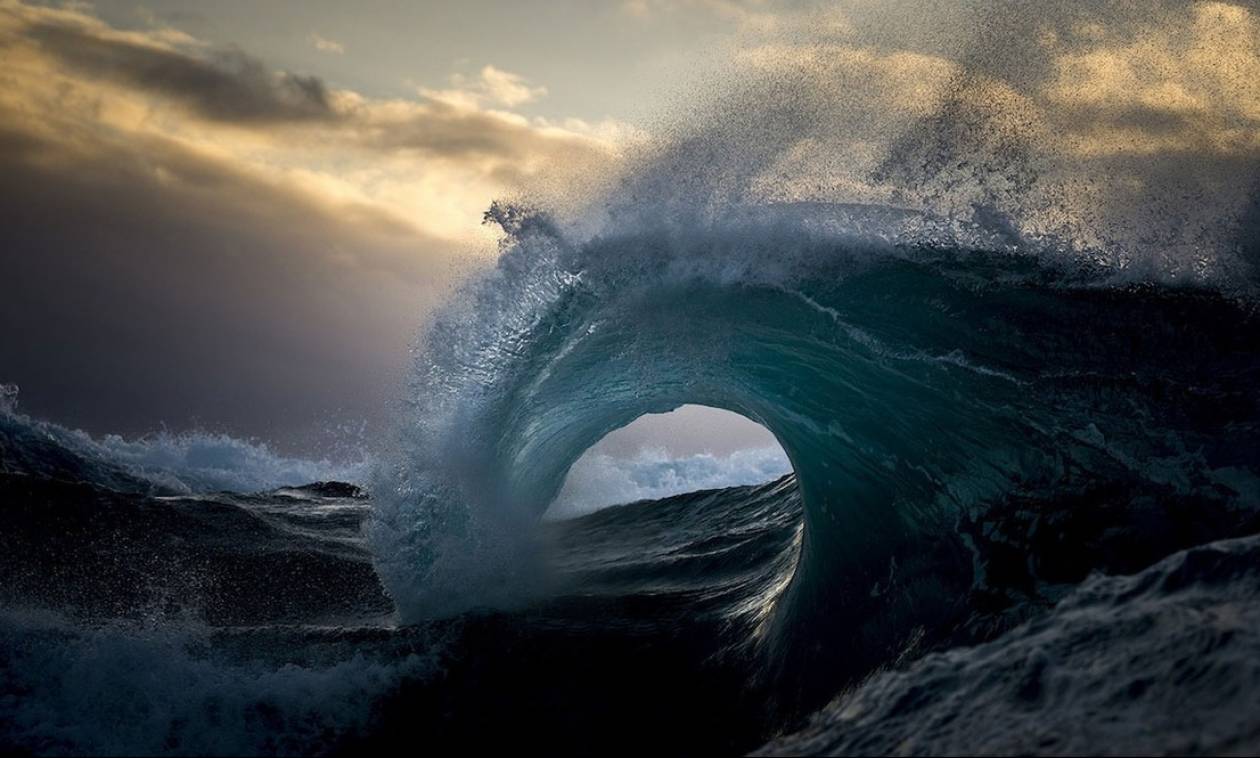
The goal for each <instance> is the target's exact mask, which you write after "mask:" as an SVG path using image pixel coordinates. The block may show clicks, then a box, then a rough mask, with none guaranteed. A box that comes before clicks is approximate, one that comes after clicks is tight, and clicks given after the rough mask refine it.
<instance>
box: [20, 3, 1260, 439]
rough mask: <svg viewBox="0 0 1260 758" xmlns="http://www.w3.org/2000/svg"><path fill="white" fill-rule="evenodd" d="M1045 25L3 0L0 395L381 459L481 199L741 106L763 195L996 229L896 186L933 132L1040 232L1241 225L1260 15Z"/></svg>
mask: <svg viewBox="0 0 1260 758" xmlns="http://www.w3.org/2000/svg"><path fill="white" fill-rule="evenodd" d="M1047 7H1048V6H1047V5H1046V4H1045V3H1032V2H1029V1H1026V0H1006V1H1005V2H999V3H979V2H975V1H973V0H961V1H960V2H950V3H946V2H928V1H926V0H920V1H919V2H912V1H911V0H845V1H844V2H837V3H828V4H816V3H799V2H795V3H794V2H786V3H775V2H770V1H769V0H764V1H759V0H627V1H624V2H622V1H609V2H579V1H577V0H554V1H553V0H547V1H540V2H530V3H504V2H487V1H485V0H475V1H470V2H460V3H449V2H431V3H429V2H401V1H400V0H389V1H387V0H372V1H370V2H359V3H353V4H347V3H341V2H331V1H327V2H326V1H324V0H308V1H305V2H297V1H292V2H286V1H283V0H250V1H248V2H246V1H245V0H222V1H220V2H215V3H204V2H192V1H190V0H165V1H163V2H154V1H152V0H150V1H148V2H145V1H144V0H141V1H140V2H137V1H136V0H98V1H97V2H94V3H90V4H89V3H49V4H35V3H23V2H15V0H0V228H2V229H3V230H4V231H3V235H4V239H3V246H2V247H0V256H2V260H0V265H2V267H3V268H2V270H3V271H4V272H5V278H4V282H3V283H2V284H0V288H2V289H3V297H2V298H0V324H2V325H3V334H4V339H3V341H0V382H6V383H15V384H17V385H19V386H20V387H21V403H22V407H23V408H24V409H26V410H27V411H29V412H31V413H34V414H37V415H40V416H43V417H47V418H50V419H53V420H55V421H59V422H61V423H66V424H68V425H72V426H78V427H82V428H85V429H88V430H89V431H93V432H95V433H104V432H118V433H124V434H140V433H144V432H148V431H151V430H154V429H158V428H171V429H183V428H188V427H191V426H202V427H206V428H209V429H213V430H221V431H226V432H229V433H232V434H236V435H240V436H245V437H254V438H258V439H262V440H265V441H268V442H270V443H272V444H274V445H276V446H277V447H278V448H279V449H282V450H288V451H298V452H303V451H322V450H325V449H326V448H327V447H328V446H329V445H330V444H336V443H337V441H339V440H345V439H349V438H355V437H356V436H364V435H367V436H373V435H376V434H379V433H380V431H381V430H382V429H383V428H384V427H386V426H387V425H388V423H389V421H390V419H391V418H392V417H393V416H394V415H395V409H396V406H397V402H398V401H399V398H400V394H401V393H403V392H404V391H405V389H406V386H407V384H406V377H407V372H408V367H409V365H410V362H411V360H412V348H413V347H414V341H415V339H416V335H417V334H418V332H419V330H421V329H422V328H423V325H424V324H425V323H426V318H427V317H428V315H429V314H431V313H432V312H433V309H434V308H436V307H438V306H439V305H440V304H441V303H442V302H444V301H445V300H447V299H449V298H451V297H453V296H455V295H454V293H455V292H456V291H457V286H458V283H459V282H460V281H462V280H464V279H465V278H466V277H468V276H470V275H473V274H475V273H476V272H478V271H483V270H485V269H486V268H487V267H489V266H490V265H492V263H493V260H494V257H495V255H496V252H497V241H498V240H497V237H496V236H495V231H494V230H492V229H490V228H489V227H487V226H485V225H483V224H482V223H481V219H482V213H483V212H484V211H485V209H486V208H487V207H488V206H489V204H490V202H491V201H493V200H495V199H500V198H516V197H521V196H527V197H531V198H532V197H552V196H558V195H563V196H565V197H574V196H578V197H581V196H584V195H589V194H592V193H595V192H597V191H599V188H601V187H603V186H605V183H606V182H607V181H608V178H609V177H613V176H616V175H617V174H618V173H619V172H625V171H627V170H628V167H629V166H630V165H631V164H633V162H634V161H635V160H636V158H635V156H638V155H641V154H642V153H643V151H644V150H646V149H648V146H652V145H658V146H659V145H660V144H661V143H662V142H668V141H669V140H670V139H674V138H676V137H677V135H678V134H679V133H680V129H682V127H680V123H683V122H686V121H687V120H688V119H689V118H693V117H694V118H695V119H700V120H703V118H705V117H704V116H702V115H695V114H703V113H706V112H710V111H711V110H712V108H711V107H710V106H711V105H712V103H713V102H714V101H715V100H718V99H721V97H722V96H721V95H720V94H718V93H721V92H727V91H729V90H731V89H732V82H735V83H740V82H745V83H760V84H761V85H762V86H764V85H766V84H767V83H769V84H771V85H773V87H776V88H778V89H779V90H780V91H782V92H787V93H790V102H787V101H785V107H783V108H779V107H777V106H776V105H775V101H774V100H773V98H771V99H770V101H769V104H770V106H771V107H767V108H765V109H764V110H765V111H766V113H773V114H778V115H777V117H778V118H780V119H786V118H787V116H786V115H785V114H787V113H789V111H790V112H792V113H797V111H794V110H793V109H797V110H799V111H805V110H808V112H809V113H810V119H811V121H810V122H809V123H808V124H804V125H803V126H802V125H801V124H800V123H797V122H793V123H792V124H791V128H779V129H777V131H776V132H775V134H776V135H777V137H776V139H775V140H774V144H773V145H768V146H762V147H764V149H760V151H757V150H748V153H749V155H751V156H754V158H751V159H750V163H751V164H752V165H753V167H754V168H755V169H757V171H759V172H761V173H760V174H758V176H757V182H759V185H758V186H761V187H763V188H764V191H763V192H762V194H763V196H764V197H766V198H769V199H815V198H814V197H813V196H812V195H811V194H810V193H811V192H815V191H816V190H815V189H814V188H818V187H821V186H824V185H825V188H826V196H827V198H829V199H830V198H837V197H838V198H840V199H845V200H852V201H859V202H891V201H893V200H895V201H897V202H900V203H912V202H914V201H915V199H916V198H915V197H909V196H908V195H907V193H906V187H912V188H913V190H914V192H917V193H918V194H917V196H916V197H917V199H918V200H920V201H921V200H923V199H924V198H927V199H929V200H931V201H932V202H933V203H936V204H938V205H941V206H948V207H950V208H964V209H966V208H971V207H973V206H975V205H976V204H977V203H978V202H981V201H982V202H983V203H990V204H995V205H1001V204H1002V203H1003V202H1005V200H1004V198H1003V197H1002V196H1001V192H997V193H996V194H995V191H994V189H993V187H992V186H985V187H984V188H983V191H981V190H978V189H974V188H972V187H971V185H972V184H974V182H969V181H968V179H969V177H967V176H962V177H960V176H959V172H960V171H962V169H961V168H960V167H961V166H963V165H964V162H962V161H955V162H953V163H949V162H948V161H947V162H946V165H944V167H943V168H942V167H937V170H936V173H935V174H934V175H933V176H932V177H931V179H932V181H921V178H922V177H916V179H915V181H913V182H910V181H905V180H904V175H905V172H906V171H907V170H908V169H907V167H908V166H910V167H918V166H921V165H922V164H923V163H924V161H923V160H921V159H922V157H923V156H922V155H921V154H920V153H918V152H916V146H921V145H923V144H927V143H929V142H932V140H937V141H938V142H939V141H940V140H941V139H947V140H952V143H951V144H955V145H966V147H967V150H968V151H970V152H969V154H971V155H981V157H982V158H983V157H984V156H985V155H987V156H988V158H987V159H988V160H990V161H998V160H999V159H1001V160H1006V159H1009V156H1010V155H1011V154H1012V152H1014V153H1018V154H1019V155H1021V156H1027V155H1032V156H1033V159H1028V160H1029V161H1031V162H1032V163H1033V164H1037V165H1041V166H1042V169H1040V170H1039V176H1040V177H1043V179H1042V181H1041V184H1040V185H1038V187H1039V189H1038V190H1037V191H1038V192H1041V193H1042V195H1043V196H1044V197H1047V198H1056V200H1055V201H1054V202H1053V203H1046V204H1044V206H1043V207H1042V208H1041V210H1040V211H1037V210H1035V209H1034V211H1031V212H1028V213H1026V214H1025V217H1026V218H1027V219H1028V223H1029V224H1030V225H1031V227H1033V228H1038V229H1057V228H1062V227H1065V226H1069V225H1075V226H1076V227H1077V228H1079V227H1080V226H1081V219H1082V218H1086V217H1089V218H1097V217H1099V216H1107V215H1108V214H1110V216H1109V218H1112V217H1113V218H1115V219H1118V221H1116V222H1115V223H1111V224H1110V226H1112V227H1115V228H1120V229H1129V230H1131V231H1132V233H1133V234H1135V235H1138V234H1145V233H1147V231H1148V230H1149V229H1151V228H1152V225H1153V224H1156V221H1157V217H1159V216H1160V215H1161V213H1162V211H1161V209H1160V208H1159V207H1157V206H1156V205H1154V204H1152V203H1149V202H1146V201H1147V199H1149V195H1150V190H1149V188H1150V187H1151V186H1152V185H1153V183H1157V182H1163V183H1164V184H1163V185H1161V186H1170V185H1168V184H1167V183H1168V182H1174V181H1175V182H1179V184H1176V186H1177V187H1178V188H1179V190H1178V191H1179V192H1180V193H1181V196H1182V197H1185V196H1186V193H1191V196H1192V197H1193V198H1194V202H1196V203H1199V204H1202V205H1204V206H1209V205H1210V206H1212V207H1214V208H1224V209H1226V210H1227V211H1228V210H1229V209H1231V208H1233V206H1234V205H1237V204H1238V203H1241V202H1243V200H1240V197H1243V195H1241V194H1239V192H1237V191H1236V190H1237V189H1238V187H1239V186H1240V182H1238V181H1232V182H1231V181H1222V180H1221V178H1220V177H1221V176H1222V174H1221V172H1220V171H1218V170H1217V169H1218V168H1219V167H1220V166H1222V165H1227V166H1230V167H1237V166H1238V165H1245V166H1248V167H1254V166H1255V165H1256V158H1257V155H1260V32H1258V29H1260V21H1258V17H1257V15H1256V13H1255V10H1254V8H1253V7H1252V6H1251V5H1250V4H1249V3H1242V4H1231V3H1221V2H1193V3H1187V2H1166V1H1164V0H1155V1H1154V2H1150V3H1145V4H1142V5H1141V8H1136V7H1135V6H1134V4H1132V3H1124V2H1119V0H1114V1H1112V0H1108V1H1107V2H1093V3H1055V4H1053V8H1052V12H1050V11H1047V10H1046V8H1047ZM960 112H967V113H978V114H981V115H982V116H983V128H974V127H975V123H974V122H972V121H969V120H968V119H966V118H954V117H953V116H951V114H954V115H956V114H958V113H960ZM754 115H755V114H754ZM797 115H799V114H797ZM942 117H946V118H947V119H952V120H951V121H950V123H955V124H963V125H968V124H970V125H971V126H970V127H968V129H967V130H966V133H965V134H961V133H945V136H944V137H942V136H941V132H940V129H939V125H940V123H941V120H942ZM767 118H768V116H767ZM752 120H753V118H752V116H749V117H748V118H740V119H736V120H735V121H737V122H738V124H739V125H740V128H742V127H743V126H747V124H748V122H750V121H752ZM780 125H781V124H780ZM731 128H736V127H731ZM749 134H752V135H754V136H755V135H757V134H763V132H758V131H757V130H755V129H752V130H751V131H749V132H748V133H747V134H744V135H743V136H742V139H743V142H742V143H740V144H741V145H742V146H743V148H742V149H746V148H747V142H748V140H749V139H750V138H749V136H748V135H749ZM995 135H996V136H995ZM890 145H892V146H896V147H897V149H895V150H894V149H890ZM938 152H939V151H938ZM945 152H946V153H948V151H945ZM1047 156H1051V157H1053V161H1051V160H1049V158H1047ZM1024 160H1025V158H1023V157H1021V161H1024ZM1038 161H1040V163H1037V162H1038ZM1021 165H1025V164H1024V163H1021ZM1045 166H1049V168H1045ZM1082 166H1087V167H1088V170H1089V172H1090V175H1091V176H1101V175H1105V176H1106V177H1108V180H1107V181H1106V182H1103V183H1099V182H1093V183H1090V184H1088V185H1084V184H1081V183H1080V182H1079V181H1078V179H1079V176H1081V175H1082V170H1081V169H1080V167H1082ZM916 170H917V169H916ZM999 173H1000V172H999ZM1225 175H1226V176H1229V175H1230V174H1229V173H1228V172H1226V174H1225ZM1234 175H1236V172H1235V174H1234ZM1255 175H1256V174H1255V173H1254V172H1252V173H1250V174H1247V176H1248V177H1250V178H1254V177H1255ZM898 176H901V177H902V178H903V179H902V180H901V181H900V183H899V185H898V186H897V187H896V188H892V187H891V185H892V184H897V183H898V181H897V180H896V177H898ZM1011 176H1012V177H1013V178H1012V180H1011V182H1010V183H1009V184H1010V187H1014V188H1015V189H1011V188H1010V187H1008V188H1007V190H1006V191H1008V192H1014V191H1015V190H1016V189H1018V188H1019V187H1021V186H1022V185H1020V181H1021V179H1020V175H1019V174H1018V172H1012V173H1011ZM889 177H893V179H892V180H890V179H889ZM1044 177H1049V178H1044ZM1169 177H1172V178H1169ZM960 187H961V188H962V189H959V188H960ZM1066 187H1070V188H1073V189H1072V191H1071V192H1068V191H1065V189H1064V188H1066ZM946 188H947V189H946ZM978 193H979V194H978ZM1193 193H1198V194H1193ZM1164 194H1165V195H1166V196H1172V194H1171V193H1164ZM1065 197H1066V198H1068V199H1067V200H1063V198H1065ZM1239 214H1240V218H1244V221H1241V222H1239V223H1247V222H1246V220H1245V217H1246V208H1241V210H1240V211H1239ZM1163 215H1166V214H1163ZM1254 217H1255V215H1254V213H1253V218H1254ZM1152 219H1156V221H1152ZM1156 225H1157V224H1156ZM1177 234H1182V232H1181V231H1173V232H1169V233H1168V234H1166V235H1164V236H1163V237H1162V238H1161V239H1162V240H1163V241H1164V242H1167V245H1168V247H1169V248H1170V249H1171V248H1176V247H1177V246H1178V245H1181V246H1183V247H1184V246H1193V245H1197V244H1201V240H1199V238H1198V237H1194V238H1193V239H1192V238H1191V237H1186V238H1185V239H1181V238H1178V237H1177V236H1176V235H1177ZM1200 236H1201V235H1200ZM714 423H715V424H716V423H717V422H714ZM701 426H704V425H703V424H702V425H701ZM714 429H715V430H717V432H719V436H720V432H721V429H720V428H719V426H714ZM750 434H751V433H750ZM740 439H743V438H742V437H740ZM747 441H748V444H749V445H753V444H760V442H758V439H757V438H755V435H752V436H749V437H748V440H747ZM697 444H698V443H697ZM692 447H695V446H692Z"/></svg>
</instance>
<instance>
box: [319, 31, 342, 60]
mask: <svg viewBox="0 0 1260 758" xmlns="http://www.w3.org/2000/svg"><path fill="white" fill-rule="evenodd" d="M311 44H312V45H314V46H315V49H316V50H318V51H320V52H321V53H333V54H335V55H344V54H345V52H346V46H345V45H343V44H341V43H340V42H337V41H336V40H331V39H328V38H326V37H323V36H321V35H320V34H319V33H318V32H311Z"/></svg>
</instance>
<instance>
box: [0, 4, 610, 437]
mask: <svg viewBox="0 0 1260 758" xmlns="http://www.w3.org/2000/svg"><path fill="white" fill-rule="evenodd" d="M0 57H2V58H3V60H4V62H5V63H4V66H2V67H0V226H3V228H4V229H5V245H4V246H3V249H2V250H0V256H2V257H3V268H4V270H5V273H6V277H8V280H9V281H12V282H22V283H23V284H22V286H21V287H15V288H13V290H14V291H13V292H7V293H6V296H5V298H3V302H2V303H0V320H2V321H3V323H5V324H6V327H7V328H10V325H11V332H10V333H9V334H7V336H6V339H5V340H3V342H2V343H0V370H2V371H3V373H4V376H3V380H4V381H12V382H16V383H18V384H19V385H21V386H22V389H23V397H24V400H25V403H26V405H27V407H28V408H29V409H31V410H32V411H33V412H36V413H46V414H49V415H51V416H54V417H57V418H62V419H66V420H69V421H71V422H72V423H75V424H83V425H86V426H88V427H89V428H91V429H94V430H96V431H111V432H113V431H125V432H142V431H146V430H148V429H152V428H155V427H157V426H159V425H160V424H162V423H163V422H166V423H170V424H172V425H175V426H177V427H182V426H186V425H188V424H190V423H193V422H194V421H196V420H198V419H200V420H202V421H204V422H207V423H210V424H211V425H213V426H215V427H219V426H223V427H226V428H227V430H228V431H232V432H234V433H237V434H246V435H257V436H260V437H263V438H265V439H271V440H278V441H280V442H281V443H284V444H285V446H287V447H289V448H292V447H294V446H297V447H304V446H305V447H309V446H310V444H312V442H313V441H319V440H327V439H328V438H329V436H330V435H332V436H334V437H335V436H336V435H337V434H338V432H337V431H336V429H337V427H338V424H339V423H340V422H342V421H350V420H362V419H367V420H369V421H375V422H377V423H376V425H375V426H374V427H373V428H377V429H379V428H380V426H381V425H383V424H384V419H385V418H387V417H388V416H389V410H388V409H389V407H390V406H389V402H390V399H391V398H392V397H394V396H395V395H396V393H397V392H399V391H400V389H401V388H402V387H403V386H405V382H404V381H403V379H404V377H403V374H404V372H405V370H406V367H407V365H408V362H409V360H410V358H409V353H408V346H409V343H410V341H411V339H412V336H413V334H414V332H415V330H416V328H417V326H418V324H419V323H420V321H421V319H422V318H423V315H424V314H425V313H426V312H427V310H428V309H429V308H431V307H433V305H434V304H435V302H436V301H437V299H438V298H439V297H440V296H441V294H442V293H443V292H445V290H446V289H447V288H448V287H449V286H450V285H451V283H452V282H453V281H454V280H456V279H457V278H458V277H459V276H461V275H462V274H463V273H465V272H466V271H467V270H468V269H470V268H475V267H476V266H479V265H484V263H485V262H486V261H487V260H489V259H490V257H491V256H492V255H494V253H495V245H494V241H495V240H494V237H493V234H494V233H493V231H492V230H490V229H488V228H487V227H484V226H483V225H482V224H481V223H480V221H481V216H482V212H483V211H484V210H485V208H486V207H488V205H489V203H490V202H491V201H492V200H493V199H495V198H496V197H500V196H504V195H510V194H512V193H518V192H523V191H525V187H526V185H527V184H530V185H531V186H532V183H533V182H534V180H535V179H536V178H537V177H539V176H541V175H543V174H547V173H549V172H550V173H556V174H562V173H563V172H564V171H565V170H575V171H576V170H582V169H584V168H585V169H591V168H592V167H595V166H605V165H609V164H610V163H611V162H613V161H615V160H616V152H617V145H616V140H617V139H619V138H620V137H619V133H618V132H617V130H616V129H615V128H613V127H610V126H608V125H588V124H584V123H581V122H576V121H566V122H562V123H552V122H547V121H544V120H542V119H537V118H526V117H524V116H521V115H519V114H516V113H513V112H512V111H510V110H508V108H510V107H511V106H510V104H520V103H522V102H525V101H527V100H528V98H531V97H538V96H541V94H542V92H543V90H542V88H540V87H538V86H535V85H531V84H528V83H526V82H525V81H524V80H523V79H521V78H520V77H515V76H513V75H511V74H508V73H506V72H502V71H500V70H498V69H494V68H492V67H487V68H486V69H483V70H482V72H481V74H480V75H479V76H478V77H477V79H476V80H469V81H468V82H465V84H468V85H469V86H470V88H471V89H472V90H473V91H475V93H476V96H475V97H472V98H468V99H465V100H463V101H460V102H451V101H449V100H446V99H443V98H440V97H436V96H425V95H419V96H417V97H416V98H414V99H410V100H403V99H396V100H382V99H376V98H371V97H367V96H364V95H361V94H359V93H356V92H353V91H349V90H344V89H337V88H334V87H331V86H329V85H328V84H327V83H325V82H323V81H322V80H320V79H318V78H316V77H311V76H305V75H301V74H295V73H287V72H277V71H275V70H273V69H271V68H269V67H268V66H267V65H266V64H265V63H263V62H261V61H260V60H259V59H257V58H255V57H253V56H251V55H249V54H248V53H246V52H243V51H240V50H234V49H231V48H217V47H214V46H212V45H209V44H206V43H205V42H203V41H200V40H197V39H194V38H191V37H188V36H187V35H184V34H182V33H180V32H177V31H174V30H170V29H165V28H155V29H150V30H145V31H122V30H118V29H115V28H113V27H110V26H108V25H106V24H104V23H103V22H101V21H100V20H99V19H96V18H94V17H92V16H90V15H87V14H86V13H84V12H82V11H77V10H67V9H64V8H61V9H57V8H47V7H39V6H30V5H24V4H20V3H15V2H11V1H6V0H0ZM561 157H568V158H571V160H570V161H567V162H566V161H561V160H559V158H561ZM559 183H560V184H565V182H559Z"/></svg>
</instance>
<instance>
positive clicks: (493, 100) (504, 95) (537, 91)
mask: <svg viewBox="0 0 1260 758" xmlns="http://www.w3.org/2000/svg"><path fill="white" fill-rule="evenodd" d="M450 84H451V86H450V87H449V88H448V89H440V90H435V89H426V88H421V90H420V94H421V95H422V96H423V97H425V98H426V99H428V100H436V101H440V102H444V103H449V104H450V105H453V106H463V107H474V108H479V107H484V106H492V107H493V106H498V107H504V108H514V107H516V106H518V105H524V104H526V103H529V102H533V101H534V100H537V99H538V98H540V97H543V96H545V95H546V94H547V88H546V87H536V86H532V85H530V84H529V82H528V80H526V79H525V77H523V76H521V75H519V74H513V73H512V72H510V71H503V70H502V69H498V68H495V67H494V66H485V67H483V68H482V69H481V71H479V72H477V75H476V76H473V77H469V76H465V75H463V74H455V75H454V76H452V77H451V82H450Z"/></svg>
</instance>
